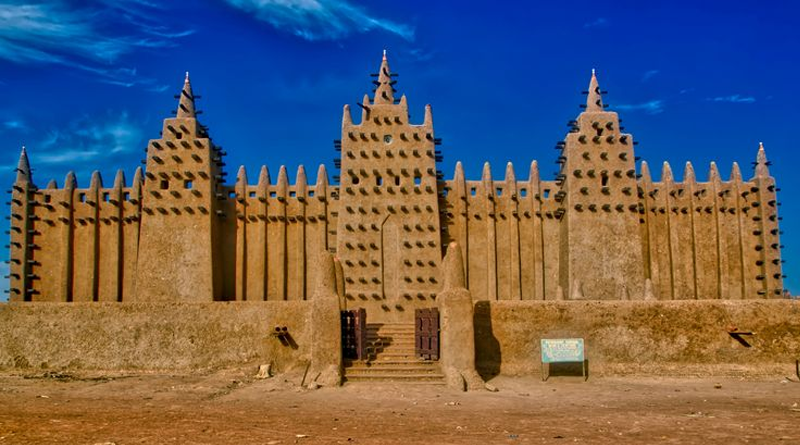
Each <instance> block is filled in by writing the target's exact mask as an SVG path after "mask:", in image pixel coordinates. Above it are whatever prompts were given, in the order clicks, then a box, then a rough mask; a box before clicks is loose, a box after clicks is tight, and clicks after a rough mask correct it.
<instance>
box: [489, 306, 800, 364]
mask: <svg viewBox="0 0 800 445" xmlns="http://www.w3.org/2000/svg"><path fill="white" fill-rule="evenodd" d="M731 327H736V328H738V329H739V330H741V331H752V332H755V335H754V336H752V337H746V338H747V340H748V341H749V342H750V343H751V344H752V347H750V348H745V347H744V346H742V345H740V344H739V343H737V342H736V341H735V340H733V339H732V338H731V337H730V336H729V335H728V333H727V331H728V329H729V328H731ZM569 337H581V338H584V339H585V341H586V351H587V358H588V360H589V368H590V373H593V374H595V375H597V374H606V375H608V374H619V373H626V372H634V373H636V372H650V371H657V372H659V373H660V374H664V375H667V374H682V373H701V374H715V373H719V372H730V371H731V370H736V369H739V368H742V369H744V368H746V369H750V370H755V371H756V372H758V371H759V370H761V371H763V372H770V371H771V372H774V370H775V369H782V368H785V369H786V371H785V372H786V373H787V375H789V373H792V372H793V370H794V360H795V359H797V358H800V302H796V301H791V300H783V301H779V300H761V301H712V300H701V301H670V302H650V301H648V302H644V301H617V302H612V301H603V302H600V301H563V302H538V301H525V302H503V301H495V302H478V303H476V306H475V348H476V362H477V367H478V370H479V372H481V374H483V375H484V377H486V376H490V375H492V374H495V373H498V372H499V373H502V374H511V375H523V374H534V375H539V373H540V372H541V367H540V366H541V364H540V358H541V351H540V346H539V341H540V339H541V338H569Z"/></svg>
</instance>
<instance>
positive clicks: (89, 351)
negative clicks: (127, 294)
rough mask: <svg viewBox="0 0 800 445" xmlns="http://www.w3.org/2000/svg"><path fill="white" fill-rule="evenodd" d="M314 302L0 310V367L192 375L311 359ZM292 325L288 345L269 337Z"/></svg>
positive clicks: (14, 306)
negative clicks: (247, 364)
mask: <svg viewBox="0 0 800 445" xmlns="http://www.w3.org/2000/svg"><path fill="white" fill-rule="evenodd" d="M310 318H311V305H310V303H309V302H290V301H283V302H274V303H273V302H259V303H241V302H240V303H236V304H229V303H183V304H178V303H131V304H114V303H110V304H98V303H86V304H84V303H69V304H62V303H48V304H2V305H0V369H11V368H16V369H71V370H118V371H126V370H130V371H171V372H194V371H203V370H211V369H214V368H220V367H225V366H231V365H241V364H243V363H257V364H268V363H271V364H272V367H273V369H274V370H275V371H276V372H282V371H285V370H287V369H291V368H293V367H296V366H304V365H305V363H307V362H308V360H309V357H310V344H309V338H310V337H311V332H310V326H311V324H310V323H309V321H310ZM276 326H285V327H287V328H288V332H289V336H290V338H289V339H288V341H287V343H288V344H286V345H284V344H282V343H281V341H280V340H279V339H278V338H277V337H274V336H272V335H271V333H272V331H273V330H274V329H275V327H276Z"/></svg>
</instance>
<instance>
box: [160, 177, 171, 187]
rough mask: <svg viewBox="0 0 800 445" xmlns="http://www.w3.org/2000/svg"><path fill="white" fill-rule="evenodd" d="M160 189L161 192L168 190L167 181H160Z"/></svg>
mask: <svg viewBox="0 0 800 445" xmlns="http://www.w3.org/2000/svg"><path fill="white" fill-rule="evenodd" d="M160 188H161V190H169V179H162V180H161V184H160Z"/></svg>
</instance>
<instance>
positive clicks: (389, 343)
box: [344, 323, 445, 385]
mask: <svg viewBox="0 0 800 445" xmlns="http://www.w3.org/2000/svg"><path fill="white" fill-rule="evenodd" d="M366 350H367V357H366V360H349V359H345V361H344V365H345V368H344V376H345V381H346V382H409V383H420V384H427V385H444V384H445V380H444V375H443V374H442V371H441V368H440V367H439V363H438V362H436V361H431V360H422V359H420V358H417V357H416V354H415V351H414V325H413V324H411V323H408V324H404V323H386V324H383V323H380V324H379V323H375V324H369V323H368V324H367V347H366Z"/></svg>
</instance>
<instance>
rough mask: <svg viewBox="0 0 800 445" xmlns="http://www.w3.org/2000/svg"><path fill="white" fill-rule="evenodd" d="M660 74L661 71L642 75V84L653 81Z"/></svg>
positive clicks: (652, 71)
mask: <svg viewBox="0 0 800 445" xmlns="http://www.w3.org/2000/svg"><path fill="white" fill-rule="evenodd" d="M660 72H661V71H659V70H648V71H645V72H644V74H642V82H647V81H648V80H650V79H652V78H653V77H654V76H656V75H657V74H658V73H660Z"/></svg>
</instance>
